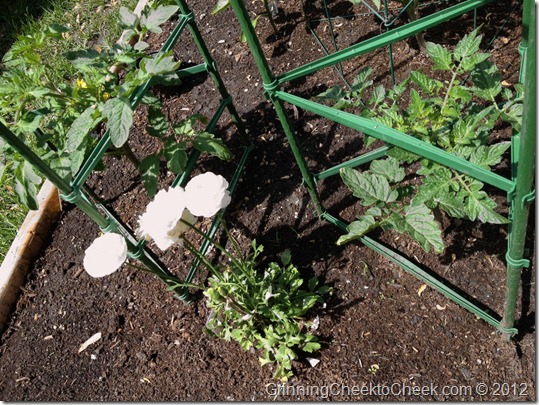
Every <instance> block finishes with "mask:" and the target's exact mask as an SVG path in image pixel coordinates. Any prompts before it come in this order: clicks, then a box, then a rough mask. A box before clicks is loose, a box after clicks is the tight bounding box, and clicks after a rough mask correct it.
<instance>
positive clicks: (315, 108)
mask: <svg viewBox="0 0 539 405" xmlns="http://www.w3.org/2000/svg"><path fill="white" fill-rule="evenodd" d="M273 95H274V96H275V97H277V98H278V99H280V100H282V101H286V102H288V103H291V104H294V105H296V106H297V107H300V108H303V109H305V110H307V111H310V112H313V113H315V114H317V115H320V116H322V117H325V118H328V119H330V120H332V121H335V122H337V123H339V124H342V125H345V126H347V127H349V128H352V129H355V130H357V131H361V132H364V133H365V134H367V135H370V136H373V137H375V138H377V139H380V140H382V141H385V142H387V143H388V144H391V145H395V146H398V147H399V148H402V149H405V150H407V151H409V152H412V153H415V154H417V155H420V156H423V157H425V158H427V159H430V160H432V161H434V162H437V163H440V164H441V165H444V166H447V167H450V168H452V169H455V170H457V171H459V172H461V173H464V174H466V175H468V176H471V177H473V178H475V179H477V180H480V181H483V182H485V183H487V184H490V185H492V186H494V187H497V188H499V189H501V190H504V191H506V192H513V190H514V187H515V184H514V183H513V182H512V181H511V180H509V179H506V178H505V177H502V176H500V175H498V174H495V173H492V172H491V171H489V170H486V169H483V168H482V167H479V166H476V165H474V164H472V163H470V162H468V161H467V160H465V159H463V158H461V157H458V156H454V155H452V154H451V153H449V152H446V151H444V150H442V149H440V148H437V147H436V146H433V145H431V144H429V143H427V142H424V141H422V140H420V139H417V138H414V137H413V136H410V135H407V134H405V133H403V132H400V131H397V130H396V129H393V128H390V127H388V126H386V125H383V124H381V123H379V122H375V121H371V120H369V119H366V118H363V117H359V116H357V115H354V114H351V113H348V112H345V111H340V110H337V109H336V108H332V107H328V106H325V105H322V104H319V103H316V102H314V101H310V100H306V99H304V98H301V97H299V96H295V95H293V94H289V93H286V92H284V91H276V92H274V93H273Z"/></svg>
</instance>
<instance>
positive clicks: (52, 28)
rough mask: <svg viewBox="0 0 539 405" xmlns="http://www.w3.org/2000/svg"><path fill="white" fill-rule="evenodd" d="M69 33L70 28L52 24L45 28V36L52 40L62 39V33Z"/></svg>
mask: <svg viewBox="0 0 539 405" xmlns="http://www.w3.org/2000/svg"><path fill="white" fill-rule="evenodd" d="M69 31H71V28H69V27H66V26H65V25H61V24H56V23H53V24H51V25H49V27H48V28H47V35H49V36H51V37H53V38H58V39H60V38H62V34H63V33H64V32H69Z"/></svg>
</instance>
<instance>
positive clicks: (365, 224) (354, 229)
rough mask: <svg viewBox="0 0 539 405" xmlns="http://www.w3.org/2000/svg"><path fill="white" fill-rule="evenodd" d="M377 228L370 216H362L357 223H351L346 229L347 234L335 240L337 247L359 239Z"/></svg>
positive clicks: (374, 220)
mask: <svg viewBox="0 0 539 405" xmlns="http://www.w3.org/2000/svg"><path fill="white" fill-rule="evenodd" d="M377 226H378V224H377V223H376V219H375V218H374V217H373V216H372V215H362V216H361V217H359V219H358V220H357V221H353V222H351V223H350V224H349V225H348V226H347V227H346V231H347V232H348V233H347V234H345V235H342V236H341V237H340V238H339V239H338V240H337V245H339V246H340V245H343V244H345V243H348V242H350V241H352V240H355V239H359V238H361V237H362V236H363V235H365V234H366V233H367V232H369V231H370V230H372V229H374V228H376V227H377Z"/></svg>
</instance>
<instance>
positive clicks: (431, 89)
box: [410, 70, 444, 95]
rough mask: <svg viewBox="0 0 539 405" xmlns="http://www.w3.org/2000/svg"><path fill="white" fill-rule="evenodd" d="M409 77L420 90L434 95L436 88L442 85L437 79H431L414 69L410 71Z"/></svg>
mask: <svg viewBox="0 0 539 405" xmlns="http://www.w3.org/2000/svg"><path fill="white" fill-rule="evenodd" d="M410 77H411V78H412V80H413V82H414V83H415V84H417V86H418V87H419V88H420V89H421V91H423V92H425V93H427V94H428V95H435V94H436V93H437V92H436V90H438V89H441V88H442V87H443V86H444V85H443V83H442V82H440V81H439V80H435V79H431V78H430V77H428V76H427V75H425V74H423V73H421V72H418V71H416V70H414V71H412V72H410Z"/></svg>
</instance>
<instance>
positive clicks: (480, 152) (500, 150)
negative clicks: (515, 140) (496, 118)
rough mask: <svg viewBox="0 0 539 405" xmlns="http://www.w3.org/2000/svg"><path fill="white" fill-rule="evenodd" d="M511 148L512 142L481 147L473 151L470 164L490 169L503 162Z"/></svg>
mask: <svg viewBox="0 0 539 405" xmlns="http://www.w3.org/2000/svg"><path fill="white" fill-rule="evenodd" d="M510 147H511V142H500V143H497V144H495V145H490V146H484V145H481V146H479V147H477V148H476V149H474V150H473V152H472V154H471V155H470V159H469V160H470V162H471V163H474V164H476V165H478V166H481V167H484V168H486V169H488V168H489V167H490V166H494V165H497V164H498V163H500V162H501V160H502V156H503V154H504V153H505V151H506V150H507V149H509V148H510Z"/></svg>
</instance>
